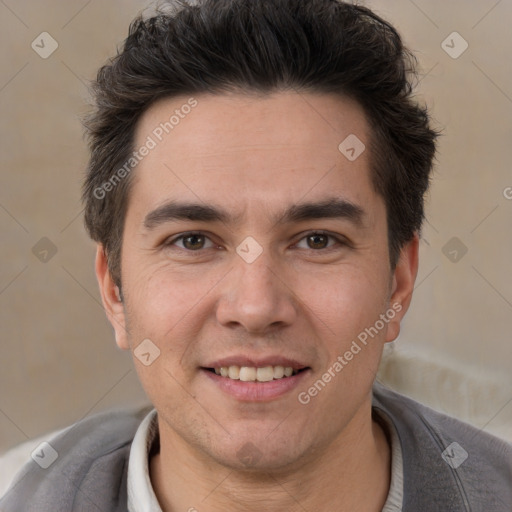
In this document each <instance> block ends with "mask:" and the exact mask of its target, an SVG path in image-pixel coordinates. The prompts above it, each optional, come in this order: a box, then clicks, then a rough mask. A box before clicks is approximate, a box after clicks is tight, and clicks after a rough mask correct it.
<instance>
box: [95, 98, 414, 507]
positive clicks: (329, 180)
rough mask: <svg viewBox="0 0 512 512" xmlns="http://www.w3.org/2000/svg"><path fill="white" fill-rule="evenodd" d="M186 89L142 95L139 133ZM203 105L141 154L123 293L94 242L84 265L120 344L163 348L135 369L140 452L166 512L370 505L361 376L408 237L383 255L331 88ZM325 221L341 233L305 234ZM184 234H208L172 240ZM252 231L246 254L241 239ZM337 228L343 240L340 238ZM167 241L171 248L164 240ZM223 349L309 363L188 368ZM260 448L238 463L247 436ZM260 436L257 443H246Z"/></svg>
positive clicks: (373, 352) (370, 374)
mask: <svg viewBox="0 0 512 512" xmlns="http://www.w3.org/2000/svg"><path fill="white" fill-rule="evenodd" d="M187 99H188V97H175V98H172V99H166V100H162V101H160V102H158V103H156V104H154V105H153V106H152V107H151V108H150V109H149V110H148V111H146V112H145V113H144V115H143V116H142V117H141V119H140V121H139V124H138V126H137V130H136V142H135V147H139V146H140V145H142V144H143V143H144V141H145V140H146V138H147V136H148V135H151V133H152V131H153V130H154V129H155V127H156V126H158V125H159V123H160V122H163V121H165V120H167V119H169V116H170V115H172V113H173V111H174V110H175V109H176V108H180V106H181V105H183V104H184V103H186V101H187ZM196 99H197V101H198V105H197V106H196V107H195V108H194V109H193V110H192V112H191V113H190V114H188V115H187V116H186V117H185V118H184V119H183V120H181V122H180V123H179V125H177V126H176V127H175V128H174V129H173V131H172V133H170V134H169V135H167V136H166V137H164V139H163V140H162V141H161V142H159V144H158V145H157V146H156V147H155V148H154V149H153V150H151V151H150V153H149V154H148V155H147V156H146V157H145V158H144V159H143V160H142V161H141V162H140V163H139V164H138V166H137V168H136V169H135V171H134V175H133V178H134V182H133V188H132V191H131V196H130V199H129V204H128V210H127V215H126V222H125V229H124V238H123V248H122V255H121V269H122V272H121V282H122V287H123V290H122V291H123V301H122V302H121V301H120V300H119V298H118V295H119V293H118V290H117V289H116V286H115V284H114V282H113V280H112V278H111V276H110V275H109V272H108V270H107V260H106V257H105V254H104V252H103V248H102V247H101V245H100V246H98V251H97V260H96V271H97V276H98V280H99V284H100V289H101V294H102V298H103V302H104V305H105V309H106V312H107V315H108V317H109V319H110V321H111V323H112V325H113V327H114V330H115V333H116V341H117V344H118V346H119V347H121V348H123V349H126V350H132V351H133V350H134V349H135V348H136V347H137V346H138V345H139V344H140V343H141V341H142V340H144V339H147V338H149V339H150V340H151V341H152V342H153V343H154V344H155V345H156V346H157V347H158V348H159V350H160V356H159V357H158V358H157V359H155V361H154V362H152V364H150V365H149V366H145V365H143V364H141V362H140V361H139V360H138V359H137V358H136V357H134V364H135V366H136V369H137V372H138V375H139V378H140V380H141V383H142V385H143V387H144V389H145V390H146V393H147V394H148V396H149V398H150V399H151V401H152V403H153V404H154V406H155V407H156V409H157V411H158V422H159V429H160V443H161V448H160V453H159V454H157V455H156V456H154V457H153V458H152V459H151V461H150V475H151V481H152V485H153V488H154V490H155V494H156V496H157V497H158V500H159V502H160V503H161V506H162V509H163V510H164V511H167V512H170V511H177V510H189V509H190V508H191V507H195V508H196V509H197V510H198V511H200V512H203V511H209V512H215V511H220V510H222V511H224V510H244V511H253V510H254V511H256V510H258V511H260V510H266V511H270V512H273V511H276V512H277V511H282V510H291V511H299V510H300V511H303V510H315V511H320V512H322V511H324V510H325V511H327V510H332V508H333V505H336V507H335V508H336V510H346V511H351V512H354V511H365V512H368V511H380V510H381V508H382V506H383V504H384V502H385V500H386V496H387V493H388V490H389V481H390V448H389V445H388V442H387V440H386V436H385V434H384V432H383V430H382V428H381V427H380V426H379V425H378V424H377V423H375V422H374V421H372V417H371V388H372V384H373V382H374V378H375V374H376V371H377V368H378V365H379V362H380V358H381V355H382V349H383V346H384V343H386V342H389V341H392V340H394V339H395V338H396V337H397V336H398V334H399V331H400V321H401V319H402V318H403V316H404V314H405V313H406V311H407V309H408V306H409V302H410V299H411V294H412V290H413V286H414V281H415V278H416V273H417V267H418V237H417V236H415V237H414V238H413V239H412V240H411V241H410V242H409V243H408V244H406V245H405V246H404V247H403V249H402V252H401V257H400V260H399V263H398V265H397V267H396V269H395V270H394V271H392V270H391V268H390V262H389V256H388V239H387V224H386V214H385V213H386V209H385V204H384V200H383V199H382V197H381V196H380V195H378V194H377V193H376V192H375V190H374V188H373V186H372V184H371V181H370V175H369V157H370V155H369V150H366V151H364V152H363V153H362V154H361V155H360V156H359V157H358V158H357V159H356V160H355V161H353V162H351V161H349V160H348V159H347V158H345V156H344V155H342V154H341V152H340V151H339V150H338V145H339V144H340V142H342V141H343V140H344V139H345V138H346V137H347V136H348V135H349V134H356V135H357V137H358V138H359V139H360V140H361V141H363V142H365V143H367V144H366V145H367V147H369V127H368V124H367V122H366V119H365V116H364V113H363V111H362V109H361V108H360V106H359V105H358V104H357V103H355V102H353V101H351V100H349V99H345V98H340V97H338V96H333V95H326V94H313V93H306V94H298V93H296V92H278V93H274V94H272V95H269V96H264V97H261V96H260V97H256V96H249V95H243V94H241V93H231V94H222V95H211V94H205V95H198V96H196ZM333 197H337V198H343V199H344V200H346V201H349V202H351V203H353V204H355V205H358V206H359V207H360V208H361V209H362V210H363V215H362V217H361V219H360V223H356V222H353V221H352V220H351V219H348V218H315V219H308V218H306V219H304V220H301V221H294V222H286V223H285V222H282V219H281V217H280V214H281V212H282V211H283V210H284V209H285V208H287V207H288V206H290V205H292V204H298V203H302V202H321V201H323V200H326V199H330V198H333ZM169 200H180V201H189V202H194V203H200V204H202V205H204V204H208V205H213V206H216V207H219V208H222V209H224V210H226V211H227V212H228V213H229V214H230V215H232V216H233V217H234V219H233V221H232V222H231V221H226V222H221V221H197V220H194V221H191V220H168V221H166V222H163V223H159V224H158V225H157V226H154V227H153V228H152V229H148V228H147V227H146V226H145V225H144V219H145V217H146V216H147V215H148V213H149V212H151V211H154V210H155V209H156V208H158V207H159V206H161V205H162V204H164V203H166V202H167V201H169ZM318 230H323V231H326V232H328V234H329V235H331V236H332V237H335V238H331V236H329V237H324V236H320V238H313V239H311V238H310V237H308V235H309V234H311V233H312V232H316V231H318ZM188 231H201V232H202V233H203V234H204V237H201V236H199V237H198V238H194V237H193V238H192V239H187V240H185V239H184V238H181V239H179V240H176V238H177V237H178V236H179V235H180V234H183V233H186V232H188ZM248 236H251V237H253V238H254V239H255V240H256V241H257V242H258V244H259V246H260V247H261V248H262V253H261V254H260V255H259V257H258V258H257V259H256V260H255V261H253V262H252V263H248V262H247V261H245V260H244V259H242V258H241V257H240V256H239V254H237V252H236V248H237V247H238V246H239V245H240V243H241V242H242V241H243V240H244V239H245V238H246V237H248ZM337 239H339V242H338V241H337ZM166 242H167V245H166ZM393 304H400V306H401V310H400V311H399V312H397V313H396V315H395V316H394V318H393V319H392V320H389V321H388V322H387V323H386V324H385V326H384V328H383V329H381V330H380V331H379V333H378V335H377V336H375V337H374V338H373V339H371V341H370V342H369V343H368V344H367V346H365V347H364V348H363V349H362V350H361V351H360V352H359V353H358V354H357V355H356V356H354V358H353V359H352V360H351V361H350V362H348V364H347V365H346V366H344V368H343V370H342V371H341V372H339V373H337V374H336V376H335V377H334V378H332V379H331V381H330V382H329V383H328V384H327V385H326V386H325V387H324V388H323V389H322V390H321V392H319V393H318V394H317V395H316V396H315V397H313V398H311V401H310V402H309V403H308V404H306V405H304V404H301V403H300V402H299V401H298V399H297V395H298V393H299V392H302V391H307V390H308V388H310V387H311V386H312V385H313V384H314V382H315V381H317V380H318V379H319V378H321V376H322V374H324V373H325V372H326V371H327V369H328V368H329V367H331V366H332V365H333V363H334V362H335V361H336V359H337V357H338V356H339V355H343V354H344V353H345V352H346V351H347V350H348V349H349V348H350V346H351V343H352V341H353V340H355V339H357V336H358V334H359V333H361V332H362V331H364V329H365V328H368V327H370V326H373V325H374V324H375V322H376V321H377V320H378V319H379V315H381V314H384V313H385V312H386V311H387V310H389V309H390V308H391V307H392V305H393ZM233 354H249V355H251V356H253V355H257V356H264V355H269V354H271V355H279V356H286V357H289V358H292V359H296V360H298V361H301V362H305V364H306V365H307V366H309V368H310V369H309V370H308V372H307V374H306V375H305V377H304V378H303V379H302V381H301V383H300V386H299V387H298V388H297V389H294V390H292V391H291V392H288V393H285V394H284V395H283V396H280V397H278V398H276V399H272V400H268V401H264V402H256V401H242V400H238V399H236V398H234V397H232V396H230V395H227V394H226V393H225V392H224V391H222V390H221V389H220V388H219V386H217V385H215V384H214V383H213V382H212V381H211V379H209V378H207V377H206V376H205V374H204V371H203V370H201V369H200V367H202V366H205V365H207V363H209V362H210V363H211V362H212V361H214V360H216V359H220V358H222V357H227V356H231V355H233ZM249 442H250V443H252V444H251V445H250V446H251V447H252V448H251V449H252V450H256V451H257V453H258V454H259V455H260V457H259V460H258V461H257V462H255V463H254V464H253V465H252V466H251V467H248V466H247V465H246V464H245V463H244V462H243V461H242V460H241V458H240V457H239V456H237V452H239V450H240V449H241V448H242V447H243V446H244V445H246V443H249ZM254 447H255V448H254Z"/></svg>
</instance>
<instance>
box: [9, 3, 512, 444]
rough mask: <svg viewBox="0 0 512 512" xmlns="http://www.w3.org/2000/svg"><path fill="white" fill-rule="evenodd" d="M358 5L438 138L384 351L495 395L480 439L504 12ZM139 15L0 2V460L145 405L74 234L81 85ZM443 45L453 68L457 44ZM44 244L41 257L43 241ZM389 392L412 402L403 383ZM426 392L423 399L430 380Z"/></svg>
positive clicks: (505, 61) (498, 234) (505, 302)
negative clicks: (411, 79) (421, 225)
mask: <svg viewBox="0 0 512 512" xmlns="http://www.w3.org/2000/svg"><path fill="white" fill-rule="evenodd" d="M363 3H365V4H366V5H369V6H370V7H373V8H375V9H376V10H377V12H379V13H380V14H381V15H383V16H384V17H386V18H388V19H389V20H390V21H392V22H393V23H394V24H395V25H396V26H397V27H398V28H399V30H400V31H401V32H402V34H403V36H404V38H405V40H406V42H407V43H408V44H409V45H410V46H411V47H412V48H413V49H415V51H416V55H417V56H418V58H419V61H420V65H421V69H422V71H423V78H422V80H421V82H420V84H419V86H418V94H419V95H420V96H421V97H422V98H423V99H424V100H425V101H427V102H428V104H429V105H430V106H431V111H432V113H433V115H434V117H435V119H436V125H437V126H438V127H442V128H443V129H444V136H443V137H442V139H441V141H440V147H439V155H438V164H437V168H436V175H435V178H434V182H433V186H432V191H431V194H430V196H429V201H428V217H429V223H428V224H427V225H426V226H425V230H424V239H423V241H422V244H421V267H420V272H419V278H418V284H417V290H416V295H415V297H414V300H413V304H412V309H411V311H410V313H409V314H408V316H407V318H406V321H405V323H404V328H403V331H402V334H401V336H400V339H399V340H398V342H396V343H395V345H396V348H397V350H398V351H399V352H400V353H401V354H402V353H403V354H413V356H414V357H417V358H420V359H421V358H425V359H428V360H429V361H430V360H431V361H434V362H435V363H436V364H441V365H444V366H446V367H447V368H458V369H460V371H461V373H462V374H465V375H467V376H468V378H475V379H493V380H495V381H497V382H499V383H500V384H499V388H500V390H501V395H500V397H501V398H500V399H499V400H496V403H491V405H490V408H489V409H488V410H487V411H486V413H485V417H483V418H482V421H481V425H480V426H481V427H482V428H486V429H489V430H491V431H492V422H496V421H499V420H500V418H501V420H502V422H503V421H504V419H505V418H511V417H512V377H511V374H512V372H511V366H512V341H511V335H510V331H511V328H512V265H511V261H512V258H511V256H512V188H510V187H512V171H511V162H512V143H511V140H512V122H511V118H512V59H511V58H510V49H511V48H512V34H511V32H510V30H509V27H510V24H511V22H512V2H509V1H496V0H479V1H468V0H452V1H450V2H443V1H441V0H438V1H431V0H429V1H426V0H415V1H414V2H413V1H412V0H373V1H368V2H363ZM146 5H147V3H146V2H144V1H142V0H123V1H121V0H109V1H103V2H100V1H99V0H92V1H87V0H74V1H66V2H64V1H63V0H60V1H59V0H47V1H41V2H35V1H33V0H32V1H30V0H18V1H16V2H15V1H14V0H5V1H2V2H0V20H1V21H0V24H1V25H0V27H1V30H0V38H1V42H2V48H3V52H2V53H3V59H2V61H1V62H0V73H1V75H0V108H1V113H2V114H1V138H0V141H1V159H2V165H1V175H0V233H1V244H0V259H1V267H0V326H1V331H0V333H1V339H0V354H1V357H0V452H2V451H4V450H6V449H7V448H9V447H10V446H13V445H14V444H17V443H20V442H22V441H25V440H27V439H28V438H31V437H34V436H38V435H41V434H43V433H44V432H46V431H48V430H51V429H55V428H58V427H62V426H65V425H67V424H69V423H71V422H74V421H76V420H78V419H80V418H82V417H84V416H85V415H88V414H91V413H94V412H98V411H100V410H103V409H106V408H109V407H112V406H114V405H123V404H129V403H140V402H142V401H144V400H145V396H144V393H143V391H142V390H141V388H140V386H139V384H138V382H137V379H136V375H135V371H134V369H133V366H132V362H131V359H130V357H129V355H128V354H126V353H122V352H121V351H119V350H118V349H117V348H116V346H115V343H114V339H113V335H112V329H111V327H110V325H109V324H108V322H107V320H106V319H105V316H104V313H103V311H102V308H101V305H100V299H99V294H98V291H97V286H96V282H95V277H94V272H93V257H94V245H93V243H92V242H91V241H89V240H88V238H87V236H86V235H85V231H84V229H83V227H82V218H81V211H82V206H81V204H80V200H79V194H80V182H81V178H82V173H83V169H84V167H85V163H86V158H87V154H86V150H85V146H84V143H83V140H82V129H81V125H80V122H79V116H80V115H81V114H83V113H84V111H85V110H86V105H85V103H86V101H87V88H86V83H87V80H88V79H90V78H92V77H93V76H94V75H95V72H96V70H97V68H98V67H99V66H100V65H101V64H102V63H103V62H104V61H105V60H106V59H107V57H108V56H110V55H112V54H113V53H114V52H115V49H116V45H117V44H118V43H119V42H120V41H121V40H122V39H123V38H124V37H125V35H126V32H127V27H128V24H129V22H130V21H131V19H132V18H133V17H134V16H135V15H136V14H137V13H138V12H139V11H140V10H142V9H143V8H144V7H145V6H146ZM454 31H456V32H458V33H459V34H460V35H461V36H462V37H463V38H464V40H466V41H467V43H468V44H469V46H468V48H467V50H466V51H465V52H464V53H463V54H462V55H460V56H459V57H458V58H455V59H454V58H452V57H450V56H449V55H448V54H447V53H446V52H445V51H444V50H443V48H442V46H441V44H442V42H443V40H445V39H446V38H447V36H448V35H449V34H451V33H452V32H454ZM42 32H48V33H49V34H50V35H51V36H52V37H53V38H54V39H55V41H56V42H57V43H58V48H57V50H56V51H55V52H54V53H53V54H52V55H50V56H49V57H48V58H46V59H43V58H41V57H40V56H39V55H38V54H37V53H36V51H34V50H33V49H32V48H31V43H32V41H34V40H36V43H38V44H39V48H38V51H39V52H43V51H48V49H50V48H51V41H50V40H49V39H48V36H43V37H44V38H45V40H44V48H41V46H43V44H42V43H41V42H40V39H41V38H37V39H36V37H37V36H39V34H41V33H42ZM452 39H453V36H452V37H451V38H449V39H448V41H447V44H448V45H450V46H453V48H451V49H449V51H451V52H452V54H454V53H457V52H458V51H460V49H461V48H462V46H461V44H462V40H460V39H457V37H456V38H455V39H453V43H452ZM506 196H508V197H509V198H511V199H507V197H506ZM43 237H46V238H47V239H49V240H50V241H51V244H50V243H48V242H47V241H43V242H39V241H40V240H41V239H42V238H43ZM453 237H457V238H458V239H459V240H460V242H456V241H455V242H454V241H453V240H452V241H451V242H450V240H451V239H452V238H453ZM38 242H39V243H40V244H42V245H40V246H37V250H34V251H33V248H34V246H36V244H37V243H38ZM447 244H449V245H447ZM453 244H459V246H457V245H453ZM460 244H463V245H464V246H465V247H466V248H467V253H466V254H465V255H464V256H463V257H462V258H460V255H461V254H462V252H461V248H462V245H460ZM45 250H47V251H48V253H47V255H46V258H47V261H46V262H44V261H40V259H38V257H36V255H35V254H34V252H36V253H37V254H38V255H39V257H40V258H43V257H44V256H45V253H44V251H45ZM454 250H455V251H457V254H455V253H454V252H453V251H454ZM54 251H56V252H55V254H54V255H53V252H54ZM450 253H451V254H450ZM445 254H446V255H445ZM455 256H457V258H460V259H459V260H458V261H451V260H450V258H451V259H453V258H454V257H455ZM402 368H403V367H402ZM405 370H407V368H404V375H405V373H406V371H405ZM394 377H395V381H396V382H395V384H397V386H398V387H400V382H402V387H403V388H405V389H404V391H405V392H409V394H411V395H413V396H415V393H416V395H418V392H417V391H415V390H414V389H413V387H412V386H409V388H410V389H409V390H408V389H407V383H405V384H404V379H405V377H404V379H402V380H400V379H399V378H397V374H395V375H394ZM423 378H424V381H425V382H426V383H427V384H426V386H427V387H428V386H429V384H428V383H429V382H432V380H429V379H434V378H435V374H434V373H432V374H430V373H427V374H426V375H423ZM434 385H435V384H434V382H432V386H434ZM454 392H455V391H454ZM420 394H421V393H420ZM455 401H456V399H455ZM448 408H449V407H448ZM452 412H453V413H454V414H457V410H456V408H455V407H454V408H453V409H452ZM487 416H488V419H487ZM486 420H487V421H486Z"/></svg>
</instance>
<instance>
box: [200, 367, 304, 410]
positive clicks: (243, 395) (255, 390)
mask: <svg viewBox="0 0 512 512" xmlns="http://www.w3.org/2000/svg"><path fill="white" fill-rule="evenodd" d="M201 371H202V372H203V373H204V374H206V376H207V377H208V378H210V379H211V380H212V381H213V382H214V383H215V384H216V385H217V386H219V387H220V389H221V390H222V391H224V392H225V393H227V394H228V395H230V396H232V397H234V398H236V399H237V400H241V401H246V402H266V401H269V400H273V399H275V398H279V397H281V396H283V395H285V394H286V393H289V392H290V391H292V390H293V389H295V388H296V387H297V386H299V384H300V383H301V382H302V381H303V380H304V379H305V378H306V375H307V374H309V371H310V370H309V369H307V370H303V371H301V372H299V373H297V374H295V375H292V376H291V377H284V378H282V379H276V380H271V381H269V382H244V381H241V380H234V379H230V378H228V377H222V376H220V375H217V374H216V373H214V372H211V371H209V370H205V369H204V368H201Z"/></svg>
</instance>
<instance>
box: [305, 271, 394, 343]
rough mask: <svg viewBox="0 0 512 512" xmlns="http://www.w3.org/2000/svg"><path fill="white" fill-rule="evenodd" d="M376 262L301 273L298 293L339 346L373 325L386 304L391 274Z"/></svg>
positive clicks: (319, 323) (322, 327)
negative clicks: (312, 273) (384, 271)
mask: <svg viewBox="0 0 512 512" xmlns="http://www.w3.org/2000/svg"><path fill="white" fill-rule="evenodd" d="M384 274H385V273H383V272H379V271H377V270H376V269H375V266H374V265H367V266H364V267H359V266H352V265H340V266H339V267H338V268H337V269H336V270H335V271H333V270H332V269H330V271H329V272H327V273H325V274H324V275H322V274H316V275H315V276H311V275H309V276H306V275H305V274H302V275H301V277H300V279H299V282H300V286H299V291H298V293H297V295H298V296H299V297H300V299H301V301H302V302H303V303H304V305H305V306H306V310H309V311H310V312H312V317H313V318H316V319H317V324H318V325H319V326H320V328H321V329H322V330H323V331H325V333H326V334H327V335H328V337H329V338H330V339H336V340H337V346H336V348H337V349H339V348H342V347H343V346H344V345H345V344H346V343H347V342H348V343H349V344H350V342H351V341H352V339H354V337H357V335H358V334H359V333H360V332H361V331H362V330H364V329H365V328H367V327H369V326H371V325H373V324H374V323H375V321H376V320H377V319H378V318H379V315H380V314H381V313H382V312H383V311H384V309H385V307H386V303H387V295H388V294H387V288H388V276H387V275H384Z"/></svg>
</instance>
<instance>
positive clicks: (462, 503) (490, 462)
mask: <svg viewBox="0 0 512 512" xmlns="http://www.w3.org/2000/svg"><path fill="white" fill-rule="evenodd" d="M373 397H374V399H373V406H374V408H377V409H379V411H380V412H383V413H385V414H386V415H387V416H388V418H389V419H390V420H391V421H392V423H393V425H394V426H395V428H396V430H397V433H398V436H399V439H400V443H401V447H402V452H403V469H404V498H405V499H406V500H409V502H410V503H414V505H415V506H416V507H419V508H418V510H419V509H421V510H440V509H443V507H444V508H446V507H447V505H449V506H448V508H450V507H451V508H450V510H454V511H455V510H457V511H458V510H461V511H466V510H472V511H478V510H482V511H483V510H494V511H496V512H498V511H502V510H503V511H510V510H511V506H512V485H511V484H512V445H510V444H509V443H507V442H506V441H504V440H502V439H499V438H497V437H495V436H492V435H490V434H488V433H486V432H483V431H482V430H479V429H477V428H475V427H473V426H471V425H469V424H467V423H464V422H462V421H460V420H457V419H455V418H452V417H450V416H447V415H445V414H442V413H440V412H437V411H434V410H433V409H431V408H429V407H427V406H425V405H422V404H420V403H418V402H416V401H414V400H412V399H410V398H408V397H405V396H403V395H400V394H398V393H395V392H393V391H391V390H390V389H387V388H385V387H384V386H382V385H380V384H377V383H376V384H375V386H374V390H373ZM422 507H424V508H422ZM432 507H433V508H432ZM436 507H439V508H437V509H436ZM493 507H494V508H493ZM404 510H406V509H405V508H404ZM411 510H412V508H411Z"/></svg>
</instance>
